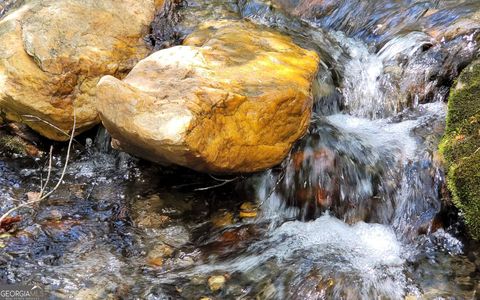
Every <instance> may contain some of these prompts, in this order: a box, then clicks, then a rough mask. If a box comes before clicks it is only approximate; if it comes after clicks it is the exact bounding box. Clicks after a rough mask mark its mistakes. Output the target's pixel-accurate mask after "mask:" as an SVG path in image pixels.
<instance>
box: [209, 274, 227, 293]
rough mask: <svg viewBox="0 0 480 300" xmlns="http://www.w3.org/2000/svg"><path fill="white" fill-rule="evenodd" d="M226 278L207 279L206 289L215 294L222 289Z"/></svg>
mask: <svg viewBox="0 0 480 300" xmlns="http://www.w3.org/2000/svg"><path fill="white" fill-rule="evenodd" d="M225 282H226V278H225V276H222V275H220V276H211V277H210V278H208V287H209V288H210V290H211V291H212V292H216V291H218V290H220V289H222V288H223V286H224V285H225Z"/></svg>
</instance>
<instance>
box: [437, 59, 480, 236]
mask: <svg viewBox="0 0 480 300" xmlns="http://www.w3.org/2000/svg"><path fill="white" fill-rule="evenodd" d="M440 151H441V152H442V154H443V156H444V158H445V162H446V166H447V183H448V187H449V189H450V191H451V192H452V196H453V202H454V203H455V205H456V206H457V207H458V208H459V209H460V210H461V211H462V212H463V214H464V216H465V222H466V224H467V227H468V228H469V231H470V233H471V235H472V237H473V238H475V239H480V61H476V62H474V63H472V64H471V65H470V66H469V67H467V68H466V69H465V70H464V71H463V72H462V74H461V75H460V77H459V79H458V82H457V85H456V88H455V89H454V90H452V92H451V93H450V97H449V100H448V115H447V128H446V131H445V136H444V138H443V140H442V143H441V145H440Z"/></svg>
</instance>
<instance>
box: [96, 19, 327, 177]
mask: <svg viewBox="0 0 480 300" xmlns="http://www.w3.org/2000/svg"><path fill="white" fill-rule="evenodd" d="M318 64H319V57H318V55H317V54H316V53H315V52H313V51H309V50H306V49H303V48H301V47H299V46H297V45H296V44H294V43H293V42H292V40H291V39H290V38H289V37H287V36H284V35H282V34H280V33H278V32H276V31H273V30H271V29H268V28H266V27H262V26H259V25H254V24H252V23H249V22H243V21H232V20H229V21H216V22H207V23H205V24H203V25H202V26H200V28H198V29H197V30H196V31H194V32H193V33H192V34H190V35H189V36H188V37H187V38H186V39H185V41H184V45H183V46H177V47H173V48H169V49H164V50H161V51H158V52H155V53H154V54H152V55H151V56H149V57H147V58H146V59H144V60H142V61H141V62H140V63H138V65H137V66H136V67H135V68H134V69H133V70H132V72H131V73H130V74H129V75H128V76H127V77H126V78H125V79H124V80H122V81H121V80H118V79H116V78H114V77H111V76H106V77H104V78H102V79H101V81H100V82H99V84H98V88H97V108H98V110H99V112H100V115H101V119H102V121H103V124H104V125H105V126H106V127H107V129H108V130H109V132H110V133H111V134H112V136H113V138H114V139H115V141H114V143H113V145H114V146H115V147H117V148H119V149H122V150H125V151H127V152H129V153H132V154H134V155H137V156H140V157H143V158H146V159H149V160H151V161H154V162H159V163H163V164H172V163H173V164H177V165H182V166H185V167H189V168H191V169H194V170H197V171H203V172H212V173H238V172H255V171H259V170H263V169H266V168H269V167H272V166H274V165H276V164H278V163H280V162H281V161H282V160H283V159H284V158H285V156H286V155H287V154H288V151H289V150H290V148H291V146H292V144H293V143H294V142H295V141H296V140H297V139H298V138H300V137H301V136H302V135H303V134H304V133H305V131H306V129H307V127H308V123H309V120H310V114H311V106H312V96H311V83H312V80H313V78H314V76H315V74H316V72H317V68H318ZM113 108H115V109H113Z"/></svg>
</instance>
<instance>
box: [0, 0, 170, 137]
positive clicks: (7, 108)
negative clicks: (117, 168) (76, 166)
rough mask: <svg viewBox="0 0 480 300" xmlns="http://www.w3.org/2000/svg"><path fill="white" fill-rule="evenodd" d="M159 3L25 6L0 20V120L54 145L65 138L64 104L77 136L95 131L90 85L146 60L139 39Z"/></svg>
mask: <svg viewBox="0 0 480 300" xmlns="http://www.w3.org/2000/svg"><path fill="white" fill-rule="evenodd" d="M160 4H161V1H158V0H157V1H155V0H43V1H39V0H30V1H25V3H24V4H23V5H22V6H21V7H20V8H18V9H16V10H13V11H11V12H9V14H8V15H7V16H5V17H4V18H3V19H2V20H1V21H0V40H1V43H0V114H4V115H5V116H6V118H7V119H10V120H12V121H21V122H24V123H26V124H28V125H29V126H30V127H32V128H33V129H35V130H36V131H38V132H39V133H41V134H42V135H44V136H46V137H48V138H51V139H54V140H66V139H68V136H67V135H65V133H62V131H64V132H66V131H69V130H70V129H71V128H72V125H73V109H72V103H75V108H76V115H77V127H78V129H77V133H80V132H82V131H83V130H86V129H88V128H90V127H92V126H93V125H95V124H97V123H98V122H99V118H98V114H97V112H96V109H95V105H94V103H93V101H94V100H95V97H94V96H95V87H96V84H97V82H98V80H99V79H100V77H101V76H103V75H113V76H117V77H122V76H124V75H125V74H126V73H127V72H128V71H129V70H130V69H131V68H132V67H133V66H134V65H135V64H136V63H137V62H138V61H139V60H140V59H142V58H144V57H146V56H147V55H148V54H149V50H148V49H147V47H146V46H145V44H144V42H143V37H144V36H145V35H146V34H147V33H148V30H149V24H150V22H151V21H152V20H153V17H154V14H155V9H156V5H160ZM26 115H33V116H34V117H33V118H32V117H26ZM40 119H41V120H43V121H40ZM47 122H48V123H50V125H49V124H47ZM52 125H53V126H52ZM54 127H58V129H56V128H54ZM59 129H60V130H59Z"/></svg>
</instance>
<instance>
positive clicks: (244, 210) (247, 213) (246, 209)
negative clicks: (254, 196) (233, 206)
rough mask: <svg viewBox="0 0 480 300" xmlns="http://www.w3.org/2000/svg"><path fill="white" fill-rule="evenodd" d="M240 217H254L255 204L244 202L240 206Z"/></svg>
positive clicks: (255, 214) (255, 213)
mask: <svg viewBox="0 0 480 300" xmlns="http://www.w3.org/2000/svg"><path fill="white" fill-rule="evenodd" d="M239 216H240V218H255V217H256V216H257V206H256V205H255V204H254V203H252V202H244V203H242V205H241V206H240V214H239Z"/></svg>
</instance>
